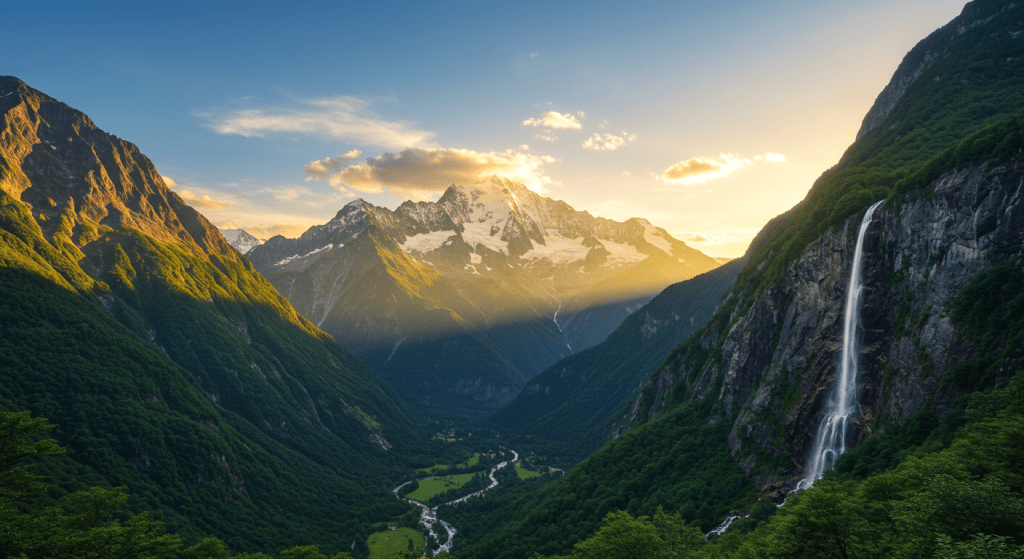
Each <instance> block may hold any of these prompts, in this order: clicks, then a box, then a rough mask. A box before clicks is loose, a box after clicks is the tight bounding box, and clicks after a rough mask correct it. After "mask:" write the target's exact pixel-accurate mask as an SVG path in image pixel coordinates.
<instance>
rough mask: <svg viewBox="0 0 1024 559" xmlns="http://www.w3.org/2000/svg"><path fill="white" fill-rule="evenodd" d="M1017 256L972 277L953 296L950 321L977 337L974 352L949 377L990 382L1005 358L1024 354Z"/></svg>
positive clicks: (1023, 276)
mask: <svg viewBox="0 0 1024 559" xmlns="http://www.w3.org/2000/svg"><path fill="white" fill-rule="evenodd" d="M1020 265H1021V262H1020V257H1016V258H1014V259H1012V260H1009V261H1006V262H1001V263H999V264H996V265H994V266H992V267H991V268H989V269H988V270H985V271H984V272H981V273H980V274H978V275H976V276H975V277H974V278H973V279H971V281H970V283H968V284H967V285H966V286H964V288H963V289H962V290H961V291H960V293H959V294H958V295H957V297H956V298H955V299H954V300H953V305H952V318H953V322H954V323H955V324H956V325H957V326H960V327H962V328H963V329H964V331H965V332H966V333H967V334H968V335H970V337H971V338H972V339H973V340H976V342H975V343H976V348H975V351H974V356H973V358H971V359H965V360H964V361H961V362H960V363H958V364H957V365H956V366H955V367H954V368H953V370H952V371H951V374H950V376H949V378H950V379H951V380H952V381H954V382H956V383H957V384H959V385H961V386H969V387H977V386H982V385H988V384H991V382H992V380H993V379H994V378H996V375H998V374H999V369H1000V368H1001V367H1002V366H1003V363H1004V362H1006V361H1007V360H1008V359H1020V357H1021V356H1022V355H1024V272H1022V271H1021V270H1020Z"/></svg>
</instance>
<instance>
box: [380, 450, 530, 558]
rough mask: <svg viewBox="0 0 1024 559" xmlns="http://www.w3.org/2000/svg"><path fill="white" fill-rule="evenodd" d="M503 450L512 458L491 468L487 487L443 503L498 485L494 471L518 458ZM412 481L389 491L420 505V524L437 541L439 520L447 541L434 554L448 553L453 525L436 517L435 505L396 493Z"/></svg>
mask: <svg viewBox="0 0 1024 559" xmlns="http://www.w3.org/2000/svg"><path fill="white" fill-rule="evenodd" d="M502 448H504V447H502ZM504 450H507V451H509V452H511V453H512V459H511V460H506V461H504V462H502V463H500V464H498V465H497V466H495V467H493V468H491V471H490V472H489V473H488V474H487V477H489V478H491V484H490V485H488V486H487V487H485V488H483V489H481V490H479V491H474V492H472V493H470V494H469V495H465V496H463V497H459V498H458V499H455V500H454V501H448V502H447V503H444V504H445V505H456V504H458V503H461V502H463V501H465V500H467V499H470V498H472V497H476V496H477V495H483V494H484V492H486V491H490V490H491V489H494V488H495V487H497V486H498V478H496V477H494V472H497V471H498V470H500V469H502V468H504V467H505V466H507V465H509V464H510V463H515V462H516V461H517V460H519V454H518V453H516V451H514V450H512V449H510V448H504ZM412 482H413V480H409V481H407V482H405V483H403V484H402V485H399V486H398V487H396V488H394V489H392V490H391V491H392V492H393V493H394V494H395V497H398V498H399V499H402V500H403V501H408V502H410V503H412V504H414V505H416V506H418V507H420V509H422V510H423V512H421V513H420V524H422V525H423V526H424V527H426V529H427V532H429V533H430V535H431V536H434V541H438V540H437V531H436V528H435V527H436V526H437V523H439V522H440V523H441V526H442V527H443V528H444V530H445V532H447V533H448V541H446V542H444V543H442V544H438V546H437V549H435V550H434V555H437V554H438V553H440V552H442V551H446V552H449V553H450V552H451V550H452V543H453V542H454V541H455V532H456V530H455V526H452V525H451V524H449V523H447V522H445V521H444V520H441V519H440V518H438V517H437V507H434V508H430V507H428V506H427V505H425V504H423V503H421V502H419V501H416V500H414V499H410V498H408V497H400V496H399V495H398V490H399V489H401V488H403V487H405V486H406V485H409V484H410V483H412ZM439 506H440V505H439Z"/></svg>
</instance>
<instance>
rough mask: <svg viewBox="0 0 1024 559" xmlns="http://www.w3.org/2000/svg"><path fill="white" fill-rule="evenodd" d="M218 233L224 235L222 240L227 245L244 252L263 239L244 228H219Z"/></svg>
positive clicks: (257, 244)
mask: <svg viewBox="0 0 1024 559" xmlns="http://www.w3.org/2000/svg"><path fill="white" fill-rule="evenodd" d="M220 234H221V235H224V240H225V241H227V242H228V244H229V245H231V246H233V247H235V250H237V251H238V252H241V253H242V254H245V253H247V252H249V251H250V250H252V249H253V248H255V247H258V246H260V245H261V244H263V241H261V240H259V239H257V238H256V237H254V236H252V235H250V234H249V233H248V232H246V231H245V229H221V230H220Z"/></svg>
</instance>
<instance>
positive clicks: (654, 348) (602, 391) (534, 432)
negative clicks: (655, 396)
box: [488, 259, 746, 463]
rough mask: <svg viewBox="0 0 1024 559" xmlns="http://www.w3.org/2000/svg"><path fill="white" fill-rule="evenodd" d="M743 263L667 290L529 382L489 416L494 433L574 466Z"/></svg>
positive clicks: (603, 437) (708, 312) (699, 322)
mask: <svg viewBox="0 0 1024 559" xmlns="http://www.w3.org/2000/svg"><path fill="white" fill-rule="evenodd" d="M745 263H746V259H737V260H733V261H731V262H729V263H727V264H725V265H723V266H721V267H719V268H716V269H714V270H711V271H710V272H705V273H703V274H701V275H699V276H697V277H694V278H691V279H688V280H686V281H682V282H679V283H677V284H674V285H670V286H669V287H667V288H665V290H664V291H662V292H661V293H659V294H658V296H657V297H655V298H654V299H652V300H651V302H649V303H647V304H646V305H644V306H643V307H642V308H640V309H639V310H637V311H636V312H635V313H633V314H632V315H631V316H629V317H628V318H627V319H626V320H625V321H624V322H623V323H622V325H621V326H619V328H618V329H616V330H615V332H613V333H612V335H611V336H609V337H608V339H607V340H605V341H603V342H601V343H600V344H598V345H597V346H595V347H592V348H590V349H587V350H584V351H582V352H580V353H577V354H576V355H573V356H571V357H567V358H565V359H563V360H561V361H559V362H558V363H555V364H554V365H552V366H551V367H549V368H548V369H547V370H546V371H544V372H543V373H541V374H539V375H537V376H536V377H534V378H532V379H531V380H530V382H529V383H527V385H526V387H525V388H524V389H523V390H522V392H520V393H519V395H518V396H517V397H516V399H515V400H513V401H512V402H511V403H509V404H508V405H507V406H505V407H503V408H502V409H501V410H499V411H498V412H495V413H494V414H493V415H491V416H490V417H488V420H489V422H490V423H492V424H493V425H494V426H495V427H496V428H497V429H499V430H501V431H503V432H506V433H510V434H516V435H521V436H526V437H528V438H529V443H528V444H529V446H530V448H531V449H533V450H534V451H535V452H538V453H541V454H546V455H549V456H551V457H558V458H559V459H560V460H568V461H569V462H570V463H571V462H574V461H578V460H580V459H582V458H584V457H586V456H587V455H589V454H590V453H591V452H593V451H594V450H595V449H597V447H599V446H600V445H601V444H603V443H604V442H605V441H607V440H608V439H609V438H614V437H616V436H618V434H619V433H618V429H617V428H616V427H615V426H611V425H609V423H610V421H611V419H612V417H613V416H614V415H615V414H616V412H618V411H619V410H621V409H622V408H623V406H625V405H626V404H627V403H628V402H629V401H630V400H631V399H632V397H633V396H634V395H635V393H636V391H637V390H638V389H639V387H640V386H642V385H643V383H644V382H645V381H647V379H648V378H649V377H650V375H651V373H652V372H653V371H654V370H655V369H657V367H658V366H659V365H660V364H661V362H662V360H663V359H664V356H665V354H667V353H668V352H669V351H671V349H672V348H674V347H675V346H676V345H678V344H679V342H681V341H682V340H685V339H686V338H687V337H689V336H690V334H692V333H694V332H695V331H697V330H698V329H700V328H701V327H703V326H704V325H705V324H706V323H707V321H708V320H710V319H711V316H712V314H713V312H714V310H715V307H716V306H717V305H718V304H719V302H720V301H721V299H722V296H723V295H725V293H727V292H728V291H729V288H730V287H732V284H733V282H734V281H735V280H736V274H737V273H739V271H740V269H741V268H742V267H743V265H744V264H745Z"/></svg>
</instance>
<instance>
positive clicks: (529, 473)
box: [516, 462, 540, 479]
mask: <svg viewBox="0 0 1024 559" xmlns="http://www.w3.org/2000/svg"><path fill="white" fill-rule="evenodd" d="M516 475H518V476H519V479H527V478H531V477H540V472H535V471H533V470H527V469H526V468H520V467H519V463H518V462H516Z"/></svg>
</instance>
